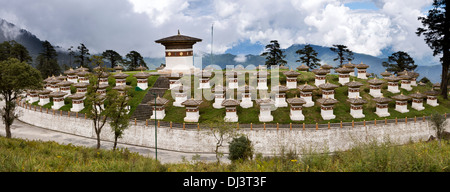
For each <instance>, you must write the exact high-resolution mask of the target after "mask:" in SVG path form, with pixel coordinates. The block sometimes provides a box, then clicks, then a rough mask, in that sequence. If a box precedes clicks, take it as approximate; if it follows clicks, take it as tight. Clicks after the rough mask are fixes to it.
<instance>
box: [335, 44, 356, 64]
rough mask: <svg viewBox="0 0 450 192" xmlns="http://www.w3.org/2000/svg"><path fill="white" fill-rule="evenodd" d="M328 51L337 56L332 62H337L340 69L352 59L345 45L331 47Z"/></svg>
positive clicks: (351, 54) (351, 53)
mask: <svg viewBox="0 0 450 192" xmlns="http://www.w3.org/2000/svg"><path fill="white" fill-rule="evenodd" d="M330 50H331V51H333V52H335V53H337V54H338V56H337V57H336V58H334V59H333V61H337V60H339V67H342V64H344V62H351V61H352V60H353V59H354V58H353V52H352V51H350V49H348V48H347V46H345V45H333V47H331V48H330Z"/></svg>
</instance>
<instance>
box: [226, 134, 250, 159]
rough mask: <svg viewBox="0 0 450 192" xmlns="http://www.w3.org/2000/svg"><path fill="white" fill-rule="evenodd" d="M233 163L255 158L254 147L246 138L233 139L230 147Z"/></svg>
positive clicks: (230, 156)
mask: <svg viewBox="0 0 450 192" xmlns="http://www.w3.org/2000/svg"><path fill="white" fill-rule="evenodd" d="M229 151H230V155H229V157H228V159H230V160H231V161H236V160H248V159H252V158H253V146H252V142H251V141H250V139H248V138H247V137H245V136H240V137H237V138H233V140H232V141H231V142H230V145H229Z"/></svg>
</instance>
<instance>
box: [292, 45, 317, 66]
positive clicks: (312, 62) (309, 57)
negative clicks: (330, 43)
mask: <svg viewBox="0 0 450 192" xmlns="http://www.w3.org/2000/svg"><path fill="white" fill-rule="evenodd" d="M295 53H297V54H299V55H300V58H299V60H297V61H296V62H301V63H304V64H306V66H308V67H309V68H310V69H315V68H316V67H318V66H320V63H319V62H320V59H319V58H317V52H316V51H315V50H314V49H313V48H312V47H311V46H310V45H305V47H304V48H303V49H299V50H297V51H296V52H295Z"/></svg>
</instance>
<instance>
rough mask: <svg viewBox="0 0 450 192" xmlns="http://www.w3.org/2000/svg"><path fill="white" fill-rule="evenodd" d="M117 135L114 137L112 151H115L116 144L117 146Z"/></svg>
mask: <svg viewBox="0 0 450 192" xmlns="http://www.w3.org/2000/svg"><path fill="white" fill-rule="evenodd" d="M117 138H118V137H117V136H115V137H114V146H113V151H116V146H117Z"/></svg>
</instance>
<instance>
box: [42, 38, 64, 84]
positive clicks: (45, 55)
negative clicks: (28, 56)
mask: <svg viewBox="0 0 450 192" xmlns="http://www.w3.org/2000/svg"><path fill="white" fill-rule="evenodd" d="M42 47H43V51H42V52H41V53H39V55H38V56H37V58H36V62H37V65H36V68H37V69H38V70H39V71H40V72H41V75H42V77H48V76H52V75H59V74H60V73H61V68H60V67H59V65H58V54H57V53H56V50H55V48H53V46H52V44H50V42H48V41H44V42H42Z"/></svg>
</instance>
